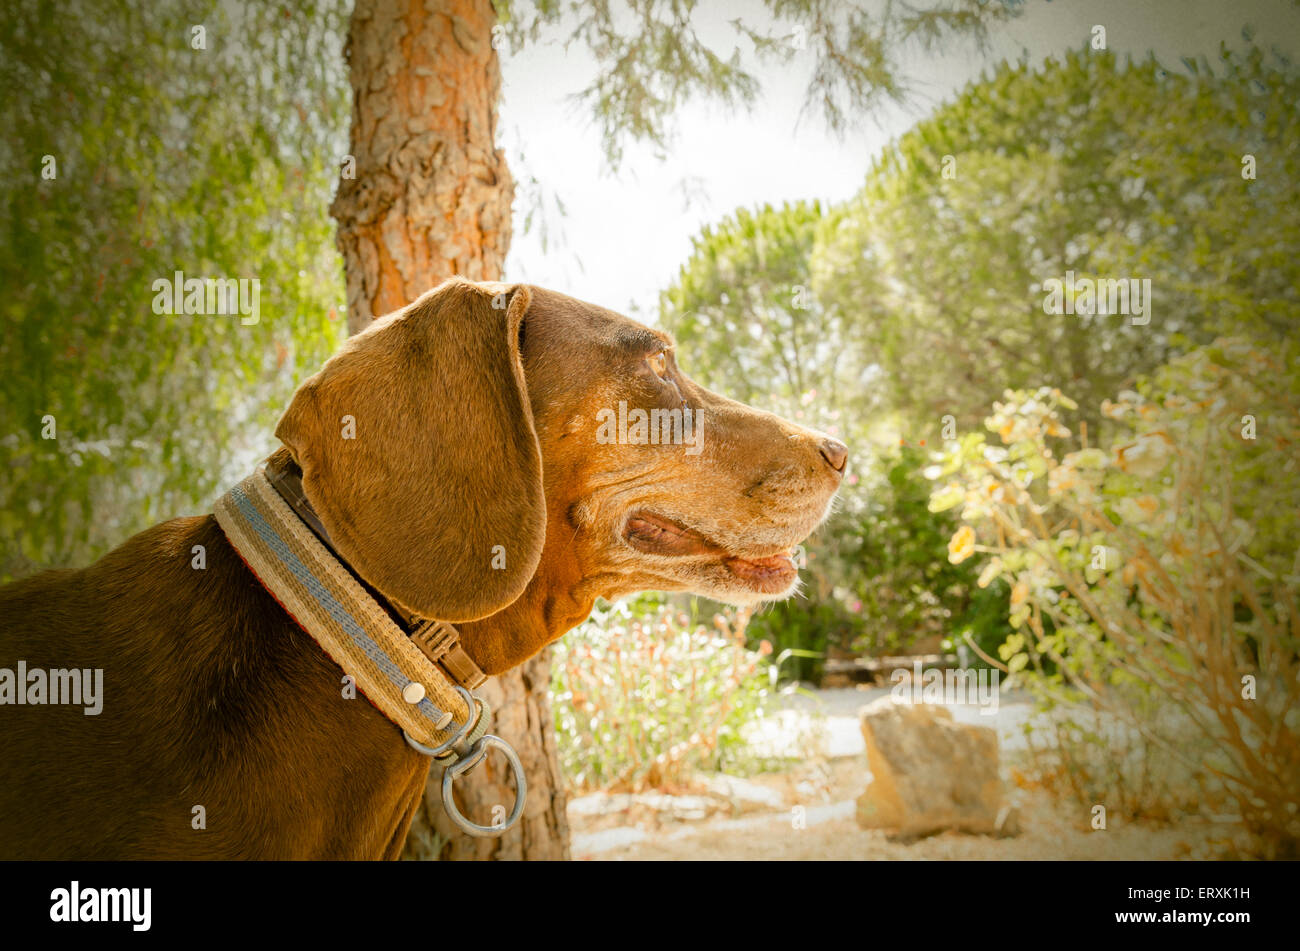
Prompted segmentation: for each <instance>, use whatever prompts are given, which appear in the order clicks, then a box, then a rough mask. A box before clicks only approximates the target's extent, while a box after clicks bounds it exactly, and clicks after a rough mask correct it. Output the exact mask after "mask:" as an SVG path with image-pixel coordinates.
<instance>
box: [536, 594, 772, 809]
mask: <svg viewBox="0 0 1300 951" xmlns="http://www.w3.org/2000/svg"><path fill="white" fill-rule="evenodd" d="M748 619H749V612H748V611H746V610H741V611H737V612H735V613H734V614H730V615H728V616H724V615H721V614H719V615H717V616H715V617H714V619H713V628H712V629H711V630H710V629H709V628H707V627H705V626H703V625H697V626H695V627H692V626H691V625H690V624H689V619H688V618H687V616H686V615H685V614H683V613H679V612H677V611H674V610H673V609H671V608H669V607H667V606H663V605H652V606H651V607H650V608H649V610H647V611H644V613H643V614H641V615H638V614H635V613H634V612H633V611H632V610H631V609H630V608H628V607H627V606H626V605H624V604H621V603H620V604H616V605H614V607H612V608H611V609H610V610H609V611H607V612H603V613H601V612H596V613H594V614H593V615H592V617H591V619H590V620H588V621H587V622H586V623H584V624H583V625H582V626H581V627H579V628H578V629H577V630H576V631H574V632H572V633H571V634H569V635H568V636H567V637H565V638H564V639H563V640H561V641H559V642H558V643H557V644H556V645H555V654H554V659H553V663H552V671H553V674H552V681H551V695H552V700H553V709H554V713H555V732H556V738H557V743H558V745H559V753H560V761H561V765H562V766H563V768H564V772H565V775H566V776H568V777H569V780H570V781H571V783H572V784H573V785H574V787H575V788H576V789H578V790H589V789H605V790H611V791H619V792H637V791H641V790H644V789H648V788H665V787H667V788H671V787H673V786H681V785H683V784H684V783H685V780H686V777H687V776H688V775H689V773H690V772H691V771H693V770H696V769H710V770H723V771H729V772H737V771H743V770H746V769H751V768H753V767H754V766H755V765H756V764H755V763H754V762H753V759H752V757H750V756H748V755H747V753H746V744H745V742H744V739H743V737H742V736H741V730H742V728H743V727H744V726H745V725H746V724H748V723H750V722H752V721H754V720H755V719H756V718H758V717H760V716H761V715H762V713H763V710H764V706H765V703H766V701H767V699H768V697H769V694H770V692H771V690H772V688H773V687H774V686H775V682H776V677H775V674H776V668H777V665H775V664H773V663H771V662H769V661H768V660H767V659H766V656H767V655H768V654H770V653H771V646H770V645H769V644H767V643H766V642H764V643H763V644H761V645H760V647H759V649H758V650H757V651H752V650H748V649H746V647H745V624H746V622H747V621H748Z"/></svg>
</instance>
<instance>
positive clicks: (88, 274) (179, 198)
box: [0, 0, 348, 580]
mask: <svg viewBox="0 0 1300 951" xmlns="http://www.w3.org/2000/svg"><path fill="white" fill-rule="evenodd" d="M344 15H345V11H344V9H343V6H342V4H330V3H321V4H308V5H299V6H298V7H296V8H295V11H294V12H293V13H292V14H291V13H290V12H289V11H288V10H287V9H286V8H283V7H280V6H270V7H264V6H263V5H261V4H253V3H233V4H231V3H224V4H219V5H217V4H213V5H209V6H207V7H206V8H204V9H198V10H196V9H194V8H192V6H191V5H186V4H180V3H172V2H165V3H155V2H148V3H144V2H138V0H118V2H109V0H104V2H90V3H81V4H73V5H72V6H71V7H70V8H69V7H64V8H60V10H59V11H58V13H57V15H56V14H55V13H54V12H53V11H52V9H51V8H50V6H49V5H48V4H45V3H40V2H36V0H19V2H16V3H11V4H8V5H7V7H6V14H5V17H4V18H3V22H0V84H3V86H4V87H5V89H6V90H8V92H7V93H6V95H5V97H4V99H3V102H2V104H0V123H3V125H4V127H5V136H4V139H3V141H0V167H2V168H3V169H4V175H3V180H2V182H0V208H2V209H3V211H2V215H3V218H2V220H0V283H2V284H3V286H4V288H5V294H4V297H3V299H0V319H2V320H3V324H4V333H3V334H2V335H0V366H3V367H4V369H5V372H4V373H2V374H0V467H3V469H4V471H5V473H6V477H5V480H4V482H3V485H2V486H0V519H3V521H4V526H3V531H2V532H0V538H3V542H0V545H2V546H3V547H0V580H7V579H9V578H12V577H15V576H18V575H22V574H25V573H27V572H29V571H31V570H33V569H35V568H38V567H43V566H56V565H65V564H70V563H74V562H85V561H87V560H89V559H93V558H95V557H97V556H98V555H100V554H102V553H103V552H104V551H105V550H106V549H107V548H108V547H110V546H111V545H112V544H115V543H118V542H120V541H122V540H123V539H124V538H126V537H127V536H128V535H130V534H131V533H132V532H134V531H136V530H138V529H140V528H143V527H145V526H147V525H148V524H151V523H153V522H156V521H158V520H160V519H162V518H165V517H171V516H173V515H178V514H183V513H185V512H186V511H193V510H195V509H198V510H202V507H203V506H206V505H207V504H208V503H209V502H210V500H211V498H212V496H213V495H214V494H215V493H216V492H217V490H218V489H219V487H220V486H221V485H223V484H225V483H226V482H228V481H229V480H230V479H232V478H234V477H237V476H238V475H240V474H241V468H242V467H243V466H246V465H248V464H249V463H250V462H251V461H253V460H255V459H256V458H257V457H258V456H259V455H262V454H265V453H266V452H269V451H270V449H272V448H274V447H273V445H272V443H271V441H270V439H269V433H270V432H271V430H272V428H273V426H274V422H275V420H276V418H277V416H278V413H279V412H280V411H281V410H282V409H283V407H284V405H285V403H286V402H287V398H288V396H289V394H290V393H291V392H292V389H293V387H294V385H295V384H296V382H297V380H298V379H299V378H300V377H301V376H302V375H303V370H304V369H310V368H312V367H314V366H315V365H318V363H319V361H320V360H321V359H322V358H323V357H324V356H325V355H327V354H328V353H329V352H330V351H332V350H333V349H334V347H335V346H336V345H337V343H338V341H339V339H340V338H341V336H342V333H343V327H344V321H343V319H342V314H343V309H344V304H343V300H344V291H343V283H342V268H341V264H340V260H339V257H338V254H337V253H336V252H335V250H334V247H333V244H334V241H333V226H332V222H331V221H330V220H329V218H328V216H327V213H326V209H327V206H328V204H329V198H330V195H331V193H332V190H333V182H334V178H335V175H336V168H337V163H338V161H339V159H340V158H341V156H342V155H343V153H344V152H345V151H346V141H347V138H346V122H347V116H348V110H347V89H348V87H347V82H346V75H345V73H344V71H343V70H344V64H343V60H342V51H341V48H340V47H341V37H342V35H343V32H344V31H343V24H344V20H343V18H344ZM53 20H57V23H58V30H59V36H58V39H57V42H56V41H53V40H52V39H51V38H50V29H51V27H50V23H51V22H52V21H53ZM194 24H201V25H203V26H204V27H205V29H206V36H205V40H206V47H207V48H206V49H196V48H194V47H193V46H192V45H191V44H192V40H193V38H194V34H193V32H192V30H191V26H192V25H194ZM47 155H48V156H51V157H52V159H53V161H54V162H55V163H56V164H55V166H54V169H55V171H56V173H57V174H56V177H53V178H45V177H43V176H42V170H43V168H46V167H48V163H46V161H45V160H44V156H47ZM177 270H181V271H184V272H185V274H186V276H187V277H212V278H256V279H258V280H260V282H261V293H260V302H259V303H260V320H259V321H258V322H257V323H256V324H243V323H241V321H240V318H239V317H237V316H193V315H191V316H186V315H176V316H169V315H165V314H164V315H159V314H155V313H154V312H153V300H154V296H155V292H154V290H153V287H152V284H153V282H154V281H155V280H158V279H166V280H170V279H171V278H172V275H173V273H174V272H175V271H177ZM46 416H52V417H53V418H54V426H55V433H56V435H57V438H55V439H45V438H42V430H43V429H44V428H45V427H44V426H43V422H42V421H43V419H44V418H45V417H46Z"/></svg>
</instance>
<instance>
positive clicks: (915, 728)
mask: <svg viewBox="0 0 1300 951" xmlns="http://www.w3.org/2000/svg"><path fill="white" fill-rule="evenodd" d="M858 716H859V722H860V724H861V727H862V738H863V739H864V740H865V741H866V745H867V765H868V767H869V768H870V770H871V782H870V783H869V784H868V786H867V788H866V791H865V792H863V794H862V795H861V796H859V797H858V800H857V821H858V825H860V826H862V827H863V828H865V829H887V830H890V831H892V832H894V833H896V834H898V835H900V836H907V837H914V836H923V835H930V834H932V833H935V832H943V831H946V830H955V831H960V832H970V833H977V834H998V833H1001V829H1000V828H999V817H1000V814H1001V812H1002V808H1003V806H1004V802H1003V792H1002V779H1001V777H1000V776H999V774H998V735H997V731H996V730H995V729H993V728H992V727H987V726H976V725H972V724H965V723H957V722H954V721H953V719H952V714H951V713H950V712H949V711H948V710H947V709H946V708H944V707H942V706H938V705H935V704H909V703H897V702H895V701H894V700H893V699H892V698H891V697H882V698H881V699H879V700H877V701H876V702H875V703H872V704H869V705H867V706H865V707H863V708H862V709H861V711H859V714H858ZM1013 820H1014V822H1015V823H1016V824H1017V827H1018V822H1019V816H1018V814H1017V815H1015V816H1014V817H1012V816H1009V815H1008V816H1003V817H1002V827H1004V828H1005V827H1007V826H1008V824H1009V823H1010V822H1011V821H1013ZM1002 834H1015V833H1014V832H1009V833H1002Z"/></svg>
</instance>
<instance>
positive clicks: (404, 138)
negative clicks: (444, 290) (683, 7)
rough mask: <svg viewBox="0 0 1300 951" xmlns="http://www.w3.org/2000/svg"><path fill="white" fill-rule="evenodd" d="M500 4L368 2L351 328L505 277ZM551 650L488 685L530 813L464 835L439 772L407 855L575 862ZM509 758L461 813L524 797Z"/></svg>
mask: <svg viewBox="0 0 1300 951" xmlns="http://www.w3.org/2000/svg"><path fill="white" fill-rule="evenodd" d="M495 23H496V14H495V13H494V12H493V10H492V5H491V3H490V2H488V0H357V3H356V7H355V9H354V11H353V14H352V23H351V27H350V29H349V33H348V43H347V57H348V64H349V69H350V74H351V82H352V92H353V106H352V132H351V153H350V157H351V158H352V159H353V161H354V162H355V177H349V176H348V172H349V164H348V162H347V160H345V161H344V163H343V174H342V176H341V177H340V180H339V189H338V194H337V195H336V196H335V199H334V202H333V204H332V205H331V206H330V214H331V215H332V216H333V217H334V219H335V220H336V221H337V222H338V244H339V250H340V251H341V252H342V254H343V261H344V267H345V270H346V276H347V291H348V330H349V332H351V333H356V332H357V331H359V330H361V329H363V328H364V327H366V326H367V325H368V324H369V323H370V321H371V320H373V319H374V318H375V317H376V316H382V315H384V314H387V313H391V312H392V311H394V310H397V309H398V308H400V307H403V306H405V305H406V304H408V303H410V302H411V301H412V300H414V299H415V298H417V297H418V296H420V295H421V294H423V293H424V292H425V291H427V290H428V289H429V288H431V287H433V286H435V285H436V284H438V283H440V282H441V281H443V280H444V279H446V278H448V277H451V276H452V275H456V274H459V275H462V276H464V277H468V278H470V279H472V280H481V281H492V280H500V278H501V272H502V268H503V266H504V262H505V257H506V251H507V250H508V248H509V245H510V206H511V203H512V200H513V198H514V183H513V181H512V180H511V178H510V172H509V170H508V169H507V167H506V160H505V155H504V153H503V152H502V151H501V150H500V149H498V148H497V147H496V123H497V99H498V94H499V92H500V84H501V70H500V63H499V62H498V60H497V54H496V50H495V49H493V47H492V27H493V25H494V24H495ZM549 683H550V652H549V650H548V651H544V652H543V653H542V654H541V655H540V656H538V657H536V658H534V659H533V660H530V661H528V662H527V663H526V664H524V665H523V666H522V667H520V668H518V669H516V670H513V671H510V672H509V673H506V674H502V675H501V676H499V677H496V678H494V679H493V680H491V681H489V683H488V684H487V685H485V687H484V688H483V690H482V691H481V692H482V695H483V697H484V699H485V700H486V701H487V702H488V703H489V704H490V705H491V707H492V711H493V714H494V726H493V732H495V733H497V734H498V735H499V736H501V737H502V738H504V739H505V740H506V741H508V742H509V743H510V744H511V745H512V746H514V748H515V750H516V751H517V752H518V753H519V757H520V759H521V760H522V761H523V764H524V769H525V772H526V775H527V780H528V804H527V808H526V810H525V812H524V815H523V817H522V818H521V819H520V821H519V824H518V825H517V826H516V827H515V828H514V829H512V830H511V831H510V832H508V833H507V834H506V835H505V836H503V837H501V838H497V839H474V838H471V837H469V836H466V835H464V834H463V833H461V832H459V830H457V829H456V827H455V826H453V825H452V824H451V822H450V821H449V820H448V819H447V817H446V814H445V812H444V810H443V808H442V800H441V782H442V771H441V770H440V769H438V768H436V767H435V768H434V769H433V771H432V772H431V775H430V778H429V784H428V787H427V789H426V791H425V799H424V803H423V804H422V806H421V808H420V809H419V810H418V811H417V813H416V816H415V820H414V822H412V824H411V831H410V834H409V835H408V836H407V840H406V848H405V851H404V857H405V858H418V859H429V858H438V857H442V858H480V859H489V858H498V859H505V858H513V859H566V858H568V857H569V829H568V822H567V820H566V818H565V806H566V800H565V795H564V785H563V777H562V775H561V773H560V767H559V759H558V757H557V755H556V749H555V736H554V725H553V723H552V720H551V707H550V699H549V695H548V688H549ZM508 772H509V767H508V766H507V764H506V763H505V762H504V760H503V759H502V758H501V757H500V755H499V754H496V753H490V754H489V756H488V759H487V760H486V761H485V762H484V763H483V764H482V765H480V766H479V767H478V768H477V769H475V770H474V771H473V772H471V773H469V774H468V775H466V776H463V777H461V778H460V779H459V780H458V781H457V783H456V790H457V794H458V795H457V801H458V803H459V804H460V806H461V811H462V812H463V813H464V814H465V815H467V816H469V817H470V818H472V819H474V820H475V821H476V822H479V823H483V824H487V823H489V822H490V821H491V819H492V808H493V806H496V805H503V806H504V807H505V808H506V809H507V810H508V809H509V808H510V804H511V803H512V802H513V801H514V799H513V796H514V792H513V783H512V781H511V780H510V779H509V777H508V775H507V774H508Z"/></svg>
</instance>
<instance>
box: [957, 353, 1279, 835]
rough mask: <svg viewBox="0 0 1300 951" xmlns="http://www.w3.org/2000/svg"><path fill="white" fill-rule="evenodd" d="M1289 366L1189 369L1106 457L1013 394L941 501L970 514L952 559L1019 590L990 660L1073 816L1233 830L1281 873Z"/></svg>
mask: <svg viewBox="0 0 1300 951" xmlns="http://www.w3.org/2000/svg"><path fill="white" fill-rule="evenodd" d="M1298 368H1300V364H1297V362H1296V352H1295V347H1294V345H1288V346H1287V347H1285V348H1283V349H1282V351H1281V352H1280V353H1277V354H1276V355H1274V354H1270V353H1268V352H1266V351H1264V350H1263V349H1262V348H1260V347H1258V346H1256V345H1253V344H1251V343H1250V342H1248V341H1244V340H1241V339H1223V340H1219V341H1216V342H1215V343H1214V344H1213V345H1212V346H1209V347H1205V348H1201V349H1198V350H1195V351H1192V352H1191V353H1189V354H1187V355H1185V356H1182V357H1179V358H1177V359H1175V360H1173V361H1171V362H1170V363H1169V364H1168V365H1167V366H1164V367H1162V368H1160V369H1159V370H1158V371H1156V372H1155V373H1153V374H1152V375H1150V376H1149V377H1148V378H1146V379H1144V380H1143V381H1142V382H1141V384H1140V385H1139V386H1138V390H1137V391H1125V392H1122V393H1121V394H1119V398H1118V399H1117V400H1116V401H1115V402H1111V401H1109V400H1108V401H1106V402H1105V403H1104V404H1103V406H1102V408H1101V409H1102V412H1103V413H1104V414H1105V415H1106V416H1107V417H1109V418H1110V419H1111V420H1112V421H1113V423H1114V425H1115V427H1116V430H1117V436H1116V438H1115V439H1114V440H1113V442H1112V443H1111V445H1110V446H1108V447H1107V448H1105V449H1102V448H1097V447H1091V446H1089V445H1088V443H1087V441H1086V439H1081V440H1080V443H1081V444H1077V443H1075V442H1073V437H1072V434H1071V433H1070V432H1069V430H1068V429H1067V428H1066V427H1065V425H1064V419H1063V415H1062V411H1063V410H1069V409H1073V408H1074V404H1073V402H1072V401H1070V400H1069V399H1068V398H1066V397H1064V396H1063V395H1062V394H1061V393H1060V392H1059V391H1053V390H1048V389H1046V388H1044V389H1041V390H1038V391H1036V392H1031V391H1009V392H1008V393H1007V394H1006V401H1005V402H1003V403H999V404H997V405H996V407H995V413H994V414H993V416H991V417H990V418H989V419H988V421H987V426H988V428H989V429H990V430H992V431H994V432H996V433H998V435H999V437H1000V441H1001V443H1002V444H1003V445H1002V446H996V445H989V444H988V442H987V441H986V439H985V437H984V436H982V435H980V434H971V435H970V436H968V437H967V438H966V439H964V440H962V441H961V443H959V444H958V443H953V444H952V445H951V446H950V451H949V453H948V457H947V459H946V462H945V472H944V473H943V474H942V477H941V478H943V479H946V481H944V482H943V484H942V485H941V486H940V487H938V488H937V489H936V491H935V494H934V499H933V502H932V505H933V507H934V508H936V509H954V510H955V508H956V506H958V505H961V506H962V509H961V518H962V520H963V522H964V523H965V524H964V525H963V526H962V527H961V528H960V529H959V530H958V531H957V532H956V533H955V534H954V536H953V538H952V540H951V541H950V544H949V552H950V556H949V557H950V560H951V561H953V562H958V563H960V562H963V561H965V560H966V559H968V558H970V557H971V556H972V555H973V554H975V553H977V552H979V553H984V554H986V555H988V556H991V557H989V558H988V559H987V560H986V561H985V562H984V564H983V571H982V573H981V578H980V583H981V584H986V583H988V581H989V580H990V579H992V578H994V577H1004V578H1006V579H1007V581H1008V582H1009V583H1010V585H1011V597H1010V600H1009V616H1008V620H1009V622H1010V624H1011V626H1012V627H1013V628H1014V629H1015V630H1016V633H1015V634H1013V635H1012V636H1011V637H1009V638H1008V639H1007V641H1006V642H1005V643H1004V644H1002V645H1001V646H1000V648H999V655H1000V657H1001V659H1002V661H1004V662H1005V664H1006V668H1007V669H1008V670H1009V671H1010V672H1011V673H1012V675H1013V680H1016V681H1019V682H1021V683H1022V684H1024V685H1026V686H1028V687H1029V688H1031V689H1032V690H1034V691H1035V692H1036V693H1037V694H1038V695H1039V696H1040V698H1041V699H1042V700H1043V703H1044V705H1045V707H1047V708H1048V709H1050V710H1053V711H1054V712H1055V714H1056V716H1055V718H1054V720H1053V722H1054V724H1055V727H1056V732H1057V735H1056V737H1055V743H1054V744H1053V747H1052V748H1051V749H1049V750H1048V753H1049V754H1050V755H1051V756H1053V757H1055V759H1056V762H1057V768H1059V769H1060V770H1062V771H1063V773H1064V782H1065V783H1067V784H1068V787H1069V789H1070V790H1071V791H1072V792H1073V793H1074V794H1075V795H1077V796H1078V797H1079V799H1080V801H1081V802H1083V803H1085V804H1090V803H1096V802H1107V803H1111V804H1112V806H1116V805H1118V806H1120V807H1122V809H1123V810H1124V811H1125V812H1126V813H1127V814H1128V815H1130V816H1135V815H1150V814H1152V813H1153V812H1154V813H1157V814H1163V815H1168V814H1169V813H1170V812H1172V811H1174V810H1178V809H1182V810H1189V811H1202V812H1204V813H1206V814H1207V815H1220V816H1221V815H1223V814H1225V813H1227V814H1235V815H1236V817H1237V818H1238V821H1239V823H1240V829H1241V830H1242V831H1243V835H1242V836H1241V837H1240V838H1239V839H1238V840H1236V841H1234V842H1232V843H1231V845H1232V847H1233V848H1234V849H1236V850H1237V851H1240V852H1243V853H1244V854H1249V855H1261V856H1265V857H1270V858H1271V857H1292V858H1294V857H1295V856H1296V855H1297V854H1300V821H1298V820H1297V812H1298V810H1300V801H1297V795H1298V792H1300V715H1298V713H1297V711H1300V610H1298V608H1297V603H1298V598H1297V595H1300V574H1298V573H1297V566H1298V565H1300V549H1298V548H1297V544H1296V539H1295V513H1296V512H1297V510H1300V470H1298V469H1297V463H1296V453H1295V446H1296V445H1297V444H1298V442H1300V369H1298ZM1076 446H1077V448H1076ZM1135 769H1136V770H1137V772H1135ZM1153 777H1154V778H1155V780H1156V783H1155V784H1154V785H1153V784H1152V783H1151V782H1150V780H1151V779H1152V778H1153ZM1153 789H1154V790H1158V791H1159V795H1158V796H1152V795H1151V794H1152V791H1153Z"/></svg>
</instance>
